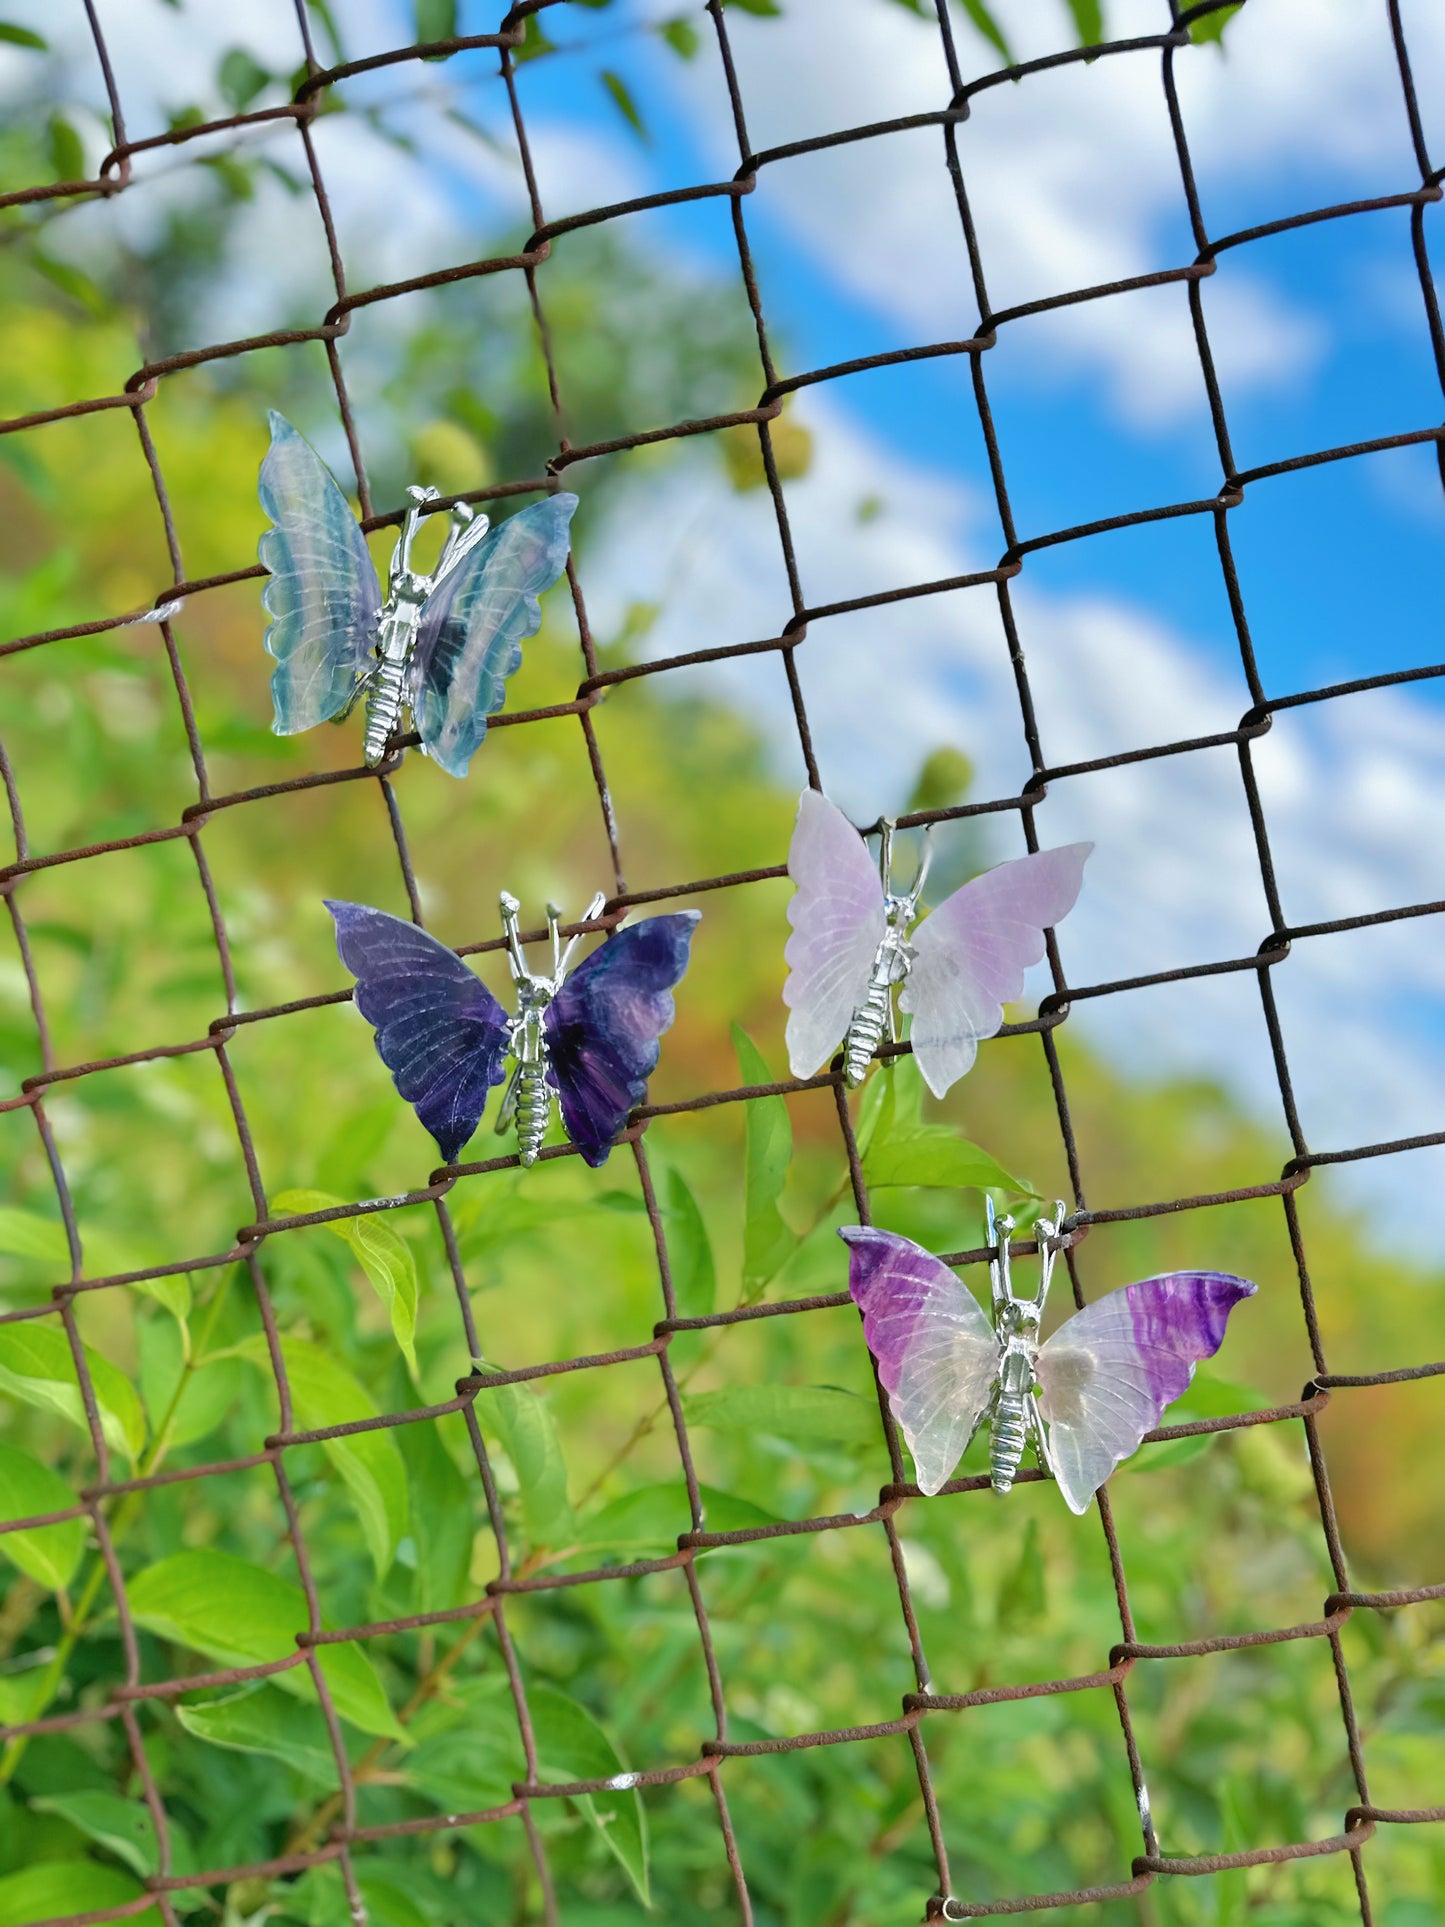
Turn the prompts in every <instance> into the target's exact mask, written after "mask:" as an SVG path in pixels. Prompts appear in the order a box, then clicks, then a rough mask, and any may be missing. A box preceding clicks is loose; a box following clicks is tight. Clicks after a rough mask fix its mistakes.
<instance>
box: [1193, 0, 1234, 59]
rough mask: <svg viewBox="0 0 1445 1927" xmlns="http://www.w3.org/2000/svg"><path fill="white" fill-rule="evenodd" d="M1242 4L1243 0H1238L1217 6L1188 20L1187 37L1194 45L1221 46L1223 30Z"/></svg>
mask: <svg viewBox="0 0 1445 1927" xmlns="http://www.w3.org/2000/svg"><path fill="white" fill-rule="evenodd" d="M1243 4H1244V0H1238V4H1237V5H1235V6H1218V7H1215V8H1214V10H1213V11H1212V12H1211V13H1202V14H1201V15H1200V16H1199V18H1198V19H1197V20H1191V21H1190V23H1189V38H1190V39H1191V40H1192V41H1193V42H1194V43H1195V45H1196V46H1207V45H1209V44H1210V43H1213V44H1214V45H1215V46H1217V47H1221V48H1222V47H1223V45H1224V30H1225V28H1226V27H1227V26H1228V25H1229V23H1230V21H1231V20H1232V19H1233V18H1234V16H1235V15H1236V14H1237V13H1238V12H1239V9H1240V6H1242V5H1243Z"/></svg>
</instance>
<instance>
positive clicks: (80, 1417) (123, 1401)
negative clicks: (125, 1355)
mask: <svg viewBox="0 0 1445 1927" xmlns="http://www.w3.org/2000/svg"><path fill="white" fill-rule="evenodd" d="M85 1362H86V1366H87V1368H88V1370H89V1373H90V1382H91V1384H92V1386H93V1387H94V1389H95V1401H96V1404H97V1406H98V1407H99V1408H100V1424H101V1430H102V1432H103V1433H104V1434H105V1442H106V1444H107V1445H108V1446H110V1448H111V1450H112V1451H114V1452H122V1453H124V1455H125V1456H126V1458H128V1459H130V1460H131V1461H132V1462H134V1461H135V1460H136V1459H138V1458H139V1457H140V1454H141V1449H142V1447H143V1446H144V1445H145V1437H146V1421H145V1413H144V1411H143V1410H142V1409H141V1402H140V1400H139V1399H138V1398H137V1397H136V1394H135V1391H134V1390H133V1388H132V1386H131V1384H130V1382H129V1380H128V1379H125V1378H123V1377H122V1376H121V1374H120V1373H119V1372H118V1371H117V1370H116V1368H115V1367H114V1365H112V1364H110V1363H109V1362H108V1361H107V1360H106V1359H104V1358H101V1357H100V1356H99V1355H98V1354H97V1353H95V1352H93V1351H91V1349H90V1347H89V1346H86V1348H85ZM0 1392H8V1393H9V1394H10V1396H11V1398H18V1399H21V1400H22V1401H23V1402H24V1403H25V1404H26V1405H35V1406H38V1407H39V1408H40V1409H41V1410H42V1411H48V1412H58V1413H59V1414H60V1416H61V1417H62V1418H65V1419H69V1420H70V1422H71V1424H72V1425H78V1426H80V1427H81V1429H82V1430H83V1431H89V1429H90V1428H89V1422H88V1420H87V1419H86V1416H85V1404H84V1401H83V1400H82V1398H81V1396H80V1382H79V1380H78V1379H77V1378H76V1376H75V1361H74V1360H73V1359H72V1357H71V1355H70V1345H69V1342H68V1341H67V1339H66V1337H65V1334H64V1332H60V1331H56V1330H55V1329H54V1327H53V1326H50V1325H41V1324H39V1323H37V1322H35V1321H33V1320H31V1321H28V1322H26V1323H24V1324H19V1325H5V1326H0Z"/></svg>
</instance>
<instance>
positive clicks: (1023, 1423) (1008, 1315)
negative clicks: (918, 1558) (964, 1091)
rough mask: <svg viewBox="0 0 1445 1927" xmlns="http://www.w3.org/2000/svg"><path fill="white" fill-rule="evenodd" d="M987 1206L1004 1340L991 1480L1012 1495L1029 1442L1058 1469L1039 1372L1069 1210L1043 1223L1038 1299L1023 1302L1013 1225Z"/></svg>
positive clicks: (994, 1403) (991, 1415) (992, 1407)
mask: <svg viewBox="0 0 1445 1927" xmlns="http://www.w3.org/2000/svg"><path fill="white" fill-rule="evenodd" d="M984 1202H985V1205H986V1208H987V1211H988V1241H989V1243H990V1245H992V1246H993V1248H994V1251H995V1253H996V1255H995V1256H994V1257H993V1258H992V1259H990V1261H989V1268H988V1275H989V1285H990V1288H991V1290H992V1293H993V1323H994V1333H995V1335H996V1337H997V1338H998V1341H999V1356H998V1378H997V1381H996V1383H995V1385H994V1389H993V1396H992V1398H991V1400H990V1401H989V1409H988V1412H987V1414H986V1422H987V1424H988V1428H989V1478H990V1480H991V1481H992V1484H993V1489H994V1491H995V1492H1007V1491H1009V1490H1010V1488H1011V1487H1012V1485H1013V1482H1014V1479H1015V1477H1016V1476H1017V1473H1018V1469H1019V1466H1020V1465H1021V1464H1022V1462H1023V1455H1024V1448H1025V1447H1026V1446H1027V1445H1029V1444H1030V1443H1032V1445H1033V1448H1034V1453H1035V1455H1036V1457H1037V1458H1038V1462H1039V1464H1040V1465H1041V1466H1042V1467H1043V1469H1044V1470H1045V1471H1046V1472H1050V1473H1052V1472H1053V1470H1054V1467H1053V1464H1052V1462H1051V1460H1050V1458H1049V1442H1048V1436H1047V1434H1046V1432H1045V1430H1044V1421H1043V1417H1042V1415H1041V1414H1040V1412H1039V1383H1038V1378H1037V1375H1036V1373H1035V1370H1034V1367H1035V1366H1036V1364H1037V1363H1038V1356H1039V1325H1040V1323H1041V1322H1042V1319H1043V1315H1044V1304H1045V1301H1046V1300H1047V1298H1048V1295H1049V1285H1050V1283H1051V1281H1052V1279H1053V1274H1054V1260H1055V1259H1056V1258H1057V1256H1058V1254H1059V1244H1058V1236H1059V1227H1060V1226H1061V1225H1062V1223H1063V1218H1064V1207H1063V1205H1062V1203H1060V1204H1058V1205H1056V1206H1055V1208H1054V1216H1053V1218H1052V1219H1041V1220H1040V1222H1039V1226H1038V1239H1039V1288H1038V1292H1037V1294H1036V1295H1035V1296H1034V1297H1032V1298H1020V1297H1019V1296H1018V1295H1017V1294H1016V1293H1015V1291H1014V1288H1013V1282H1012V1279H1011V1278H1010V1275H1009V1244H1008V1241H1009V1233H1010V1232H1011V1231H1012V1230H1013V1220H1012V1219H1011V1218H995V1216H994V1209H993V1200H992V1198H986V1199H985V1201H984ZM1000 1234H1001V1235H1000Z"/></svg>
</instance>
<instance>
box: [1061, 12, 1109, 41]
mask: <svg viewBox="0 0 1445 1927" xmlns="http://www.w3.org/2000/svg"><path fill="white" fill-rule="evenodd" d="M1066 4H1067V6H1068V9H1069V12H1070V13H1071V14H1072V15H1073V16H1074V32H1075V33H1076V34H1077V35H1078V36H1079V45H1080V46H1081V47H1097V46H1098V44H1099V42H1100V41H1101V40H1102V39H1103V38H1104V0H1066Z"/></svg>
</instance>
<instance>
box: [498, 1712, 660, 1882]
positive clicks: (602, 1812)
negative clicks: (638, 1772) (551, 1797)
mask: <svg viewBox="0 0 1445 1927" xmlns="http://www.w3.org/2000/svg"><path fill="white" fill-rule="evenodd" d="M528 1705H529V1706H530V1707H531V1711H532V1720H533V1725H534V1729H535V1732H536V1738H537V1763H538V1765H539V1767H540V1768H541V1770H542V1772H543V1773H544V1774H546V1775H548V1776H550V1777H553V1778H556V1779H558V1780H563V1781H566V1780H606V1779H613V1778H616V1777H618V1776H621V1775H625V1773H626V1771H627V1769H626V1766H625V1764H624V1762H623V1760H622V1758H621V1756H620V1754H619V1753H618V1751H617V1748H616V1747H615V1746H614V1745H613V1744H612V1742H611V1740H609V1739H608V1737H607V1735H606V1734H605V1733H604V1732H603V1730H602V1728H601V1727H600V1726H599V1725H598V1723H597V1721H596V1720H595V1719H593V1717H592V1715H591V1714H590V1713H589V1712H588V1711H587V1709H586V1707H585V1706H579V1705H578V1704H577V1702H576V1700H572V1699H568V1698H567V1696H566V1695H565V1694H564V1693H558V1692H556V1691H554V1690H553V1689H552V1688H551V1687H547V1686H542V1687H538V1688H536V1689H534V1691H533V1692H531V1693H530V1694H529V1695H528ZM577 1804H578V1806H579V1807H580V1808H581V1810H582V1811H583V1813H585V1814H586V1816H587V1818H588V1819H589V1820H590V1821H591V1822H592V1824H593V1826H595V1827H596V1829H597V1831H598V1833H599V1835H600V1836H601V1838H602V1841H603V1843H604V1845H605V1846H606V1848H607V1850H608V1852H609V1853H611V1854H613V1855H615V1857H616V1859H617V1861H618V1864H619V1865H620V1866H621V1867H622V1868H623V1870H624V1871H625V1872H626V1874H627V1878H628V1879H629V1880H630V1881H631V1883H632V1886H633V1888H634V1889H635V1891H636V1893H637V1897H638V1899H639V1900H640V1901H641V1902H642V1904H643V1906H644V1907H646V1906H650V1905H651V1896H650V1893H649V1890H648V1879H647V1815H646V1814H645V1813H644V1811H643V1807H642V1801H641V1799H640V1798H639V1796H638V1794H637V1793H636V1791H635V1790H629V1789H628V1788H625V1787H618V1788H615V1789H614V1790H613V1791H612V1792H611V1793H606V1794H603V1793H584V1794H583V1795H582V1796H581V1797H580V1798H579V1799H578V1802H577Z"/></svg>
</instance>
